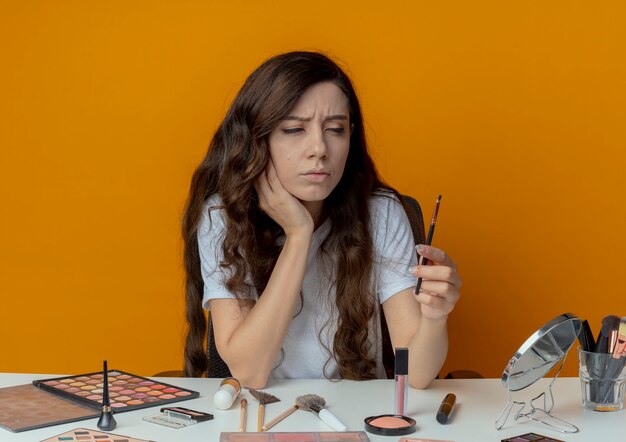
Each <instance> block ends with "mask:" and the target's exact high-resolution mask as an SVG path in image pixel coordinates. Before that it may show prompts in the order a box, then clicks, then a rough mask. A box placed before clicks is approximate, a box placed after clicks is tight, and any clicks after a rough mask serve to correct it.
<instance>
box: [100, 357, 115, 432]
mask: <svg viewBox="0 0 626 442" xmlns="http://www.w3.org/2000/svg"><path fill="white" fill-rule="evenodd" d="M103 365H104V367H103V369H102V373H103V378H102V413H101V414H100V419H98V428H100V429H101V430H104V431H111V430H114V429H115V427H117V422H115V418H114V417H113V412H112V410H111V402H110V400H109V370H108V368H107V361H106V359H105V360H104V364H103Z"/></svg>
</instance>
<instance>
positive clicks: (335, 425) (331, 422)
mask: <svg viewBox="0 0 626 442" xmlns="http://www.w3.org/2000/svg"><path fill="white" fill-rule="evenodd" d="M296 405H297V406H298V407H299V408H300V409H302V410H304V411H312V412H313V413H315V414H316V415H317V417H319V418H320V419H321V420H322V421H323V422H324V423H325V424H326V425H328V426H329V427H330V428H332V429H333V430H335V431H347V430H348V427H346V426H345V425H344V424H343V422H341V421H340V420H339V418H338V417H337V416H335V415H334V414H332V413H331V412H330V410H328V408H326V401H325V400H324V398H323V397H321V396H319V395H317V394H305V395H303V396H298V397H297V398H296Z"/></svg>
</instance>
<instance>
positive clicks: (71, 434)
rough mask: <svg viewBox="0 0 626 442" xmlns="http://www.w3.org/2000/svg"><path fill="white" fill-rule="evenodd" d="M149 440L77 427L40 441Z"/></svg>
mask: <svg viewBox="0 0 626 442" xmlns="http://www.w3.org/2000/svg"><path fill="white" fill-rule="evenodd" d="M70 441H73V442H150V441H147V440H145V439H135V438H134V437H128V436H121V435H119V434H112V433H104V432H102V431H95V430H89V429H87V428H77V429H75V430H71V431H68V432H66V433H63V434H59V435H58V436H54V437H51V438H49V439H44V440H42V441H41V442H70Z"/></svg>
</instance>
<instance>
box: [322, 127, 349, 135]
mask: <svg viewBox="0 0 626 442" xmlns="http://www.w3.org/2000/svg"><path fill="white" fill-rule="evenodd" d="M326 130H328V131H330V132H332V133H334V134H343V133H344V132H345V131H346V129H345V128H343V127H329V128H328V129H326Z"/></svg>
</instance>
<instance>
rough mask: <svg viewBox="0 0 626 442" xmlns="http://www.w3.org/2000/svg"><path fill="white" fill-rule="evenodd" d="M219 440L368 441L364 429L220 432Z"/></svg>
mask: <svg viewBox="0 0 626 442" xmlns="http://www.w3.org/2000/svg"><path fill="white" fill-rule="evenodd" d="M220 442H369V438H368V437H367V434H365V432H364V431H343V432H337V431H323V432H302V433H221V434H220Z"/></svg>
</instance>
